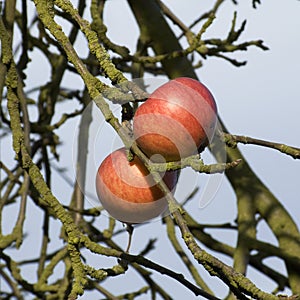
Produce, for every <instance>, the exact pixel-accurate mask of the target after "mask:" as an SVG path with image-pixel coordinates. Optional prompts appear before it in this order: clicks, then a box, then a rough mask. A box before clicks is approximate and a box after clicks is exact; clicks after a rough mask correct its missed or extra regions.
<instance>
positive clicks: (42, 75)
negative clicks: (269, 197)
mask: <svg viewBox="0 0 300 300" xmlns="http://www.w3.org/2000/svg"><path fill="white" fill-rule="evenodd" d="M201 2H203V3H200V4H199V1H198V0H189V1H188V5H187V2H186V1H179V0H169V1H164V3H165V4H167V5H169V6H170V8H171V9H172V11H173V12H174V13H175V14H176V15H177V16H178V17H179V18H180V19H182V20H183V21H184V22H185V24H186V25H189V24H190V23H192V22H193V21H194V19H195V18H197V16H199V15H200V14H202V13H203V11H205V9H208V8H209V7H210V4H211V1H201ZM227 2H228V3H225V4H224V5H223V6H222V7H221V9H220V11H219V13H218V15H217V19H216V20H215V21H214V24H213V25H212V27H211V28H209V29H208V31H207V33H206V34H205V37H213V36H214V37H220V36H222V37H225V36H226V34H227V32H228V30H229V28H230V26H231V20H232V17H233V11H234V10H237V11H238V22H237V24H241V22H242V21H243V20H244V19H247V20H248V21H247V26H246V30H245V32H244V33H243V35H242V37H241V39H240V41H246V40H249V39H262V40H264V42H265V44H266V45H267V46H268V47H269V48H270V50H269V51H266V52H263V51H261V50H259V49H257V48H254V47H253V48H250V50H249V51H247V52H240V53H237V54H235V55H234V56H231V57H235V58H239V59H240V60H247V61H248V63H247V65H246V66H245V67H241V68H235V67H233V66H231V65H230V64H229V63H228V62H226V61H222V60H221V59H217V58H209V59H208V60H206V61H204V66H203V67H202V68H201V69H199V70H198V71H197V74H198V75H199V78H200V80H201V81H202V82H203V83H205V84H206V85H207V86H208V87H209V89H210V90H211V91H212V93H213V94H214V96H215V99H216V102H217V105H218V110H219V114H220V116H221V118H222V120H223V121H224V123H225V124H226V126H227V127H228V129H229V130H230V132H231V133H235V134H242V135H248V136H251V137H256V138H260V139H266V140H271V141H277V142H282V143H285V144H288V145H294V146H298V147H300V139H299V128H300V118H299V112H300V92H299V84H300V79H299V78H300V76H299V75H300V57H299V53H300V33H299V28H300V18H299V13H300V2H299V1H296V0H288V1H283V0H281V1H280V0H274V1H268V0H262V5H259V6H258V8H257V9H256V10H253V9H252V7H251V1H250V0H248V1H246V0H244V1H240V4H239V5H238V6H234V5H233V4H232V3H231V1H227ZM106 5H107V8H106V11H105V23H106V24H107V27H108V35H109V37H110V38H111V39H112V40H113V41H114V42H116V43H119V44H124V45H126V46H128V47H129V48H130V49H132V51H134V49H135V41H136V38H137V36H138V28H137V26H136V24H135V22H134V18H133V16H132V15H131V13H130V10H129V8H128V6H127V3H126V1H124V0H110V1H108V2H107V4H106ZM203 6H205V9H203ZM86 17H88V15H87V16H86ZM86 47H87V46H86V43H85V42H83V40H80V42H79V43H77V44H76V50H77V51H78V52H79V53H80V54H81V55H82V56H85V55H86V53H87V48H86ZM33 54H34V55H33ZM33 54H32V57H31V58H32V59H33V61H32V63H31V65H30V69H29V70H28V73H27V74H28V80H27V89H31V88H33V87H36V86H38V85H39V84H41V83H45V82H46V81H47V80H49V74H48V70H47V65H46V64H45V61H44V60H43V58H42V57H41V56H40V54H38V53H33ZM41 63H43V68H44V69H43V70H41V68H40V65H41ZM149 81H151V82H152V83H155V84H157V83H159V82H160V81H162V79H152V78H150V79H149ZM162 82H163V81H162ZM64 84H65V85H66V86H74V84H76V85H78V86H79V85H82V82H81V81H80V80H79V79H78V77H76V76H68V77H66V78H64ZM67 105H69V104H67ZM72 105H73V104H71V106H72ZM64 107H67V106H64ZM69 107H70V106H69ZM62 108H63V106H62ZM31 113H32V114H34V112H31ZM77 125H78V122H77V121H76V122H75V123H72V124H71V123H70V124H67V125H66V126H65V127H64V128H62V129H61V130H60V132H59V133H61V134H62V135H63V137H62V140H63V139H64V137H65V140H64V145H63V146H62V147H61V148H60V149H59V151H60V156H61V157H60V165H59V166H60V167H67V168H68V169H69V170H70V171H69V172H68V175H69V177H70V178H74V158H76V133H77V131H76V126H77ZM74 128H75V130H74ZM112 134H113V130H112V129H111V128H109V126H108V125H107V124H105V123H104V121H103V118H101V115H100V114H99V112H98V111H97V110H94V120H93V123H92V127H91V133H90V135H91V137H92V138H91V141H90V145H89V151H90V153H89V161H88V164H89V165H88V167H89V169H88V171H89V174H91V176H90V177H89V178H88V183H87V188H88V191H89V192H90V193H91V194H93V193H94V194H95V191H94V187H93V183H94V178H93V176H94V174H95V170H96V168H97V167H98V164H99V163H100V162H101V161H102V159H103V158H104V157H105V156H106V155H107V154H109V152H110V151H111V150H112V148H115V147H118V146H119V145H120V144H119V142H118V139H116V140H115V139H113V142H111V140H112V139H111V136H112ZM103 138H105V139H107V143H106V144H105V145H103V144H101V147H100V140H101V139H103ZM6 143H7V144H6ZM9 143H10V140H5V141H4V140H3V141H2V142H1V158H2V160H3V161H6V157H7V155H8V154H9V153H8V152H7V150H6V146H3V145H8V146H9ZM100 148H101V150H98V149H100ZM240 149H241V150H242V152H243V154H244V155H245V156H246V158H247V160H248V161H249V162H250V164H251V166H252V168H253V169H254V170H255V172H256V173H257V174H258V175H259V176H260V178H261V179H262V180H263V181H264V183H266V185H267V186H268V187H269V188H270V189H271V190H272V191H273V192H274V194H275V195H276V196H277V197H278V198H279V199H280V200H281V201H282V203H283V204H284V205H285V207H286V208H287V210H288V211H289V213H290V214H291V215H292V216H293V218H294V220H295V221H296V222H297V224H298V225H300V209H299V207H300V205H299V200H300V199H299V195H300V193H299V192H300V184H299V183H300V179H299V167H300V162H299V160H298V161H295V160H293V159H292V158H290V157H288V156H285V155H282V154H280V153H279V152H276V151H274V150H270V149H264V148H260V147H257V146H241V147H240ZM97 151H99V153H97ZM71 152H72V153H71ZM11 157H13V156H11ZM205 157H207V162H210V161H211V157H210V156H209V155H206V156H205ZM183 175H184V176H182V179H181V181H180V183H179V185H178V188H177V193H176V196H177V199H178V201H182V200H183V199H184V198H185V197H186V196H187V195H188V194H189V192H190V190H191V189H192V188H193V187H195V186H200V192H199V194H198V195H197V197H195V199H193V201H191V202H190V203H189V204H188V205H187V210H188V211H193V216H194V217H195V216H197V219H198V220H199V222H200V223H212V224H213V223H225V222H232V221H233V220H234V218H235V216H236V207H235V198H234V194H233V192H232V190H231V188H230V186H229V184H228V182H227V180H226V179H225V178H223V177H219V179H218V180H217V181H215V182H213V186H215V187H216V193H215V194H214V195H213V197H210V198H209V199H205V197H203V193H204V195H205V191H206V188H207V186H211V183H210V180H211V179H208V177H207V176H204V175H198V174H195V173H193V172H191V171H189V170H187V171H185V172H184V174H183ZM53 185H54V193H55V195H56V196H57V197H58V199H60V200H61V201H62V202H63V203H68V202H69V199H70V193H71V192H70V190H71V189H70V187H69V186H68V185H67V183H66V182H64V181H63V180H62V178H61V177H60V176H59V175H57V176H55V177H54V178H53ZM87 198H88V201H89V204H90V205H91V206H92V205H93V200H92V199H91V198H90V197H87ZM7 212H8V213H7V215H5V217H6V220H7V222H6V224H7V226H4V231H5V230H7V233H8V231H9V230H10V226H9V224H12V220H14V219H15V217H16V216H15V212H16V210H15V207H13V206H11V207H9V208H8V209H7ZM52 223H53V227H52V229H51V230H53V232H55V231H56V230H58V229H59V223H58V221H53V222H52ZM97 223H98V224H99V227H101V228H102V229H103V228H105V227H104V226H106V225H107V219H106V218H99V220H98V221H97ZM25 226H26V231H27V232H28V234H29V235H28V237H27V238H26V239H25V242H24V244H23V246H22V247H21V249H20V251H16V250H13V251H12V252H13V254H14V257H15V258H16V259H18V258H21V257H22V258H25V257H26V256H27V257H28V258H32V257H33V245H37V246H36V247H37V249H36V251H39V247H40V245H39V244H36V243H37V242H36V241H37V240H39V238H40V234H41V232H40V231H41V230H40V228H41V226H42V218H41V216H40V214H39V210H38V209H37V208H36V207H35V206H34V205H32V204H31V203H30V201H29V205H28V210H27V219H26V223H25ZM118 227H119V228H122V225H121V224H118ZM36 228H38V230H36V232H35V229H36ZM160 232H164V229H162V225H161V222H159V221H157V220H156V221H155V222H151V223H149V224H147V225H143V226H141V227H140V228H137V230H136V231H135V233H134V239H133V244H132V248H131V251H132V253H134V254H135V253H138V252H139V251H141V250H142V249H143V247H144V246H145V245H146V244H147V242H148V240H149V239H150V238H155V237H157V236H159V239H158V241H157V243H156V250H154V251H152V252H151V253H150V254H149V255H148V257H149V258H150V259H153V260H154V261H155V262H158V263H161V264H162V265H164V266H167V267H170V268H171V269H173V270H174V271H177V272H182V273H184V274H185V275H186V277H187V278H188V279H190V276H189V275H188V273H187V272H186V270H185V267H184V265H183V264H182V262H181V261H180V260H179V259H177V257H176V255H175V254H173V250H172V248H171V246H170V243H169V242H168V240H167V239H166V237H165V233H163V234H160ZM211 233H213V234H215V237H217V238H219V239H220V240H222V241H224V242H228V243H230V244H233V245H234V242H235V236H234V235H233V234H232V233H231V232H227V233H226V232H225V233H224V231H222V232H216V231H211ZM258 236H259V237H261V238H263V239H267V240H268V241H270V242H273V243H276V240H275V239H274V237H273V236H272V234H271V233H270V231H269V230H268V229H267V227H266V226H264V225H263V224H262V225H261V227H260V231H259V232H258ZM116 240H117V242H118V243H120V245H121V246H123V247H124V248H125V247H126V240H127V236H126V235H125V234H123V235H120V236H119V237H118V238H117V239H116ZM59 244H60V241H56V240H55V239H53V241H52V243H51V247H53V250H54V249H56V247H57V246H58V245H59ZM83 253H84V254H87V251H83ZM219 257H220V258H221V259H223V260H225V261H226V262H227V263H229V264H230V263H231V261H230V260H228V258H226V257H223V256H219ZM88 262H90V263H91V264H92V265H93V266H95V267H99V268H100V267H109V266H111V265H112V263H115V259H111V260H107V259H104V258H101V257H100V258H99V257H96V256H93V255H89V257H88ZM269 263H270V264H271V265H276V266H278V268H280V269H281V268H283V269H284V266H283V264H282V263H281V262H279V261H277V260H274V259H269ZM199 269H200V272H201V275H203V277H204V278H208V277H209V275H207V273H206V272H205V271H203V269H202V267H199ZM58 271H59V270H58ZM23 272H26V273H27V274H29V273H30V275H29V276H27V275H26V277H27V278H29V279H30V278H32V279H35V272H36V271H35V270H34V269H32V268H31V267H26V268H24V270H23ZM154 274H155V273H154ZM249 276H250V278H251V280H253V281H254V282H255V283H256V284H257V285H258V287H260V288H262V289H264V290H266V291H272V290H273V289H274V288H275V287H276V286H275V285H274V283H273V282H272V281H269V280H265V278H264V277H262V276H261V275H260V274H259V273H257V272H256V271H253V270H252V269H251V268H250V270H249ZM154 277H155V278H158V281H159V282H160V283H161V284H162V285H166V286H167V287H168V288H167V290H168V292H170V293H171V294H172V295H173V296H174V299H183V298H184V297H185V298H186V299H193V297H194V296H193V294H192V293H191V292H190V291H188V290H187V289H185V288H184V287H181V286H178V284H177V283H176V281H174V280H172V279H168V278H167V277H165V276H162V275H160V274H157V275H154ZM136 281H137V282H138V283H140V282H142V281H140V279H139V277H137V276H136V275H135V272H133V271H131V270H129V271H128V274H126V275H124V276H120V278H119V277H118V278H112V279H109V280H107V281H106V282H105V283H104V286H105V287H106V288H107V289H109V290H110V291H111V292H113V293H114V294H116V295H117V294H119V293H122V292H124V286H126V291H127V289H128V290H134V289H136V287H137V286H141V284H139V285H137V284H136ZM116 282H118V284H116ZM209 284H210V287H211V288H212V289H213V290H215V291H216V292H217V296H219V297H224V296H225V295H226V289H224V285H223V284H222V283H221V282H220V281H219V280H218V279H215V278H213V279H210V280H209ZM91 297H92V296H91V294H89V293H86V294H85V295H84V296H83V297H81V298H80V299H91ZM97 298H101V297H97ZM141 299H149V297H144V298H143V297H141Z"/></svg>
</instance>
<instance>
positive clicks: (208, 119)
mask: <svg viewBox="0 0 300 300" xmlns="http://www.w3.org/2000/svg"><path fill="white" fill-rule="evenodd" d="M216 122H217V106H216V102H215V100H214V97H213V96H212V94H211V93H210V91H209V90H208V89H207V88H206V87H205V86H204V85H203V84H202V83H200V82H199V81H197V80H194V79H191V78H186V77H180V78H176V79H174V80H171V81H169V82H167V83H166V84H164V85H162V86H160V87H159V88H157V89H156V90H155V91H154V92H153V93H152V94H151V95H150V96H149V98H148V99H147V100H146V101H145V102H144V103H143V104H142V105H141V106H139V108H138V109H137V111H136V113H135V115H134V118H133V133H134V137H135V139H136V142H137V144H138V145H139V147H140V148H141V149H142V150H143V152H144V153H145V154H147V156H148V157H150V158H151V156H153V155H155V154H160V155H162V156H163V157H164V159H165V160H166V161H177V160H180V159H181V158H184V157H187V156H190V155H193V154H195V153H197V151H198V149H199V148H203V147H205V146H206V145H207V144H208V141H209V140H210V139H211V138H212V137H213V134H214V131H215V127H216Z"/></svg>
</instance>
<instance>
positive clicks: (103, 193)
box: [96, 148, 178, 224]
mask: <svg viewBox="0 0 300 300" xmlns="http://www.w3.org/2000/svg"><path fill="white" fill-rule="evenodd" d="M162 175H164V176H162V178H163V180H164V182H165V183H166V185H167V186H168V188H169V190H170V191H171V192H172V193H174V191H175V186H176V183H177V180H178V172H177V171H170V172H166V173H165V174H162ZM96 191H97V195H98V198H99V200H100V202H101V203H102V205H103V207H104V208H105V209H106V210H107V212H108V213H109V214H110V215H111V216H113V217H114V218H116V219H118V220H120V221H122V222H125V223H131V224H134V223H142V222H145V221H147V220H150V219H152V218H155V217H157V216H158V215H160V214H161V213H162V212H164V211H165V210H166V208H167V206H168V203H167V200H166V199H165V196H164V195H163V192H162V191H161V190H160V189H159V188H158V186H157V185H156V184H155V182H154V180H153V179H152V176H151V175H150V173H149V172H148V170H147V169H146V167H145V166H144V165H143V163H142V162H141V160H140V159H139V158H138V157H137V156H135V157H134V159H133V160H132V161H130V162H129V161H128V160H127V154H126V149H125V148H120V149H118V150H116V151H114V152H112V153H111V154H110V155H108V156H107V157H106V158H105V159H104V161H103V162H102V163H101V165H100V167H99V168H98V172H97V175H96Z"/></svg>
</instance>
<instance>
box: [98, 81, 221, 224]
mask: <svg viewBox="0 0 300 300" xmlns="http://www.w3.org/2000/svg"><path fill="white" fill-rule="evenodd" d="M216 122H217V106H216V103H215V100H214V98H213V96H212V94H211V93H210V91H209V90H208V89H207V88H206V87H205V86H204V85H203V84H202V83H200V82H199V81H197V80H194V79H191V78H186V77H180V78H176V79H174V80H171V81H169V82H168V83H166V84H164V85H162V86H160V87H159V88H157V89H156V90H155V91H154V92H153V93H152V94H151V95H150V96H149V98H148V99H147V100H146V101H145V102H144V103H143V104H142V105H140V106H139V107H138V109H137V110H136V112H135V115H134V118H133V134H134V138H135V141H136V143H137V145H138V146H139V147H140V149H141V150H142V151H143V152H144V153H145V154H146V155H147V156H148V157H149V158H150V159H151V160H152V161H155V162H161V163H162V162H170V161H179V160H181V159H182V158H184V157H188V156H190V155H193V154H196V153H197V152H198V151H199V150H200V149H204V148H205V147H206V146H207V145H208V144H209V141H210V140H211V138H212V137H213V134H214V131H215V127H216ZM178 174H179V172H177V171H167V172H166V173H165V174H161V177H162V180H164V182H165V183H166V185H167V186H168V188H169V190H170V193H174V192H175V188H176V184H177V181H178V176H179V175H178ZM96 191H97V195H98V198H99V200H100V202H101V203H102V205H103V207H104V208H105V209H106V210H107V212H108V213H109V214H110V215H111V216H113V217H114V218H116V219H118V220H120V221H122V222H125V223H131V224H134V223H142V222H145V221H148V220H150V219H153V218H155V217H157V216H159V215H160V214H161V213H163V212H164V211H166V209H167V207H168V203H167V200H166V198H165V195H163V193H162V191H161V190H160V189H159V187H158V186H157V184H156V183H155V182H154V180H153V178H152V176H151V174H150V173H149V171H148V170H147V169H146V167H145V166H144V165H143V163H142V162H141V161H140V159H139V158H138V157H137V156H135V157H134V158H133V160H132V161H128V159H127V155H126V149H125V148H120V149H118V150H116V151H114V152H112V153H111V154H110V155H108V156H107V157H106V158H105V159H104V161H103V162H102V163H101V165H100V166H99V168H98V171H97V175H96Z"/></svg>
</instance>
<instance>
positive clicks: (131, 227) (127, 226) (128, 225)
mask: <svg viewBox="0 0 300 300" xmlns="http://www.w3.org/2000/svg"><path fill="white" fill-rule="evenodd" d="M133 229H134V227H133V226H132V224H130V223H126V231H127V232H128V244H127V248H126V253H128V252H129V249H130V246H131V240H132V235H133Z"/></svg>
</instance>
